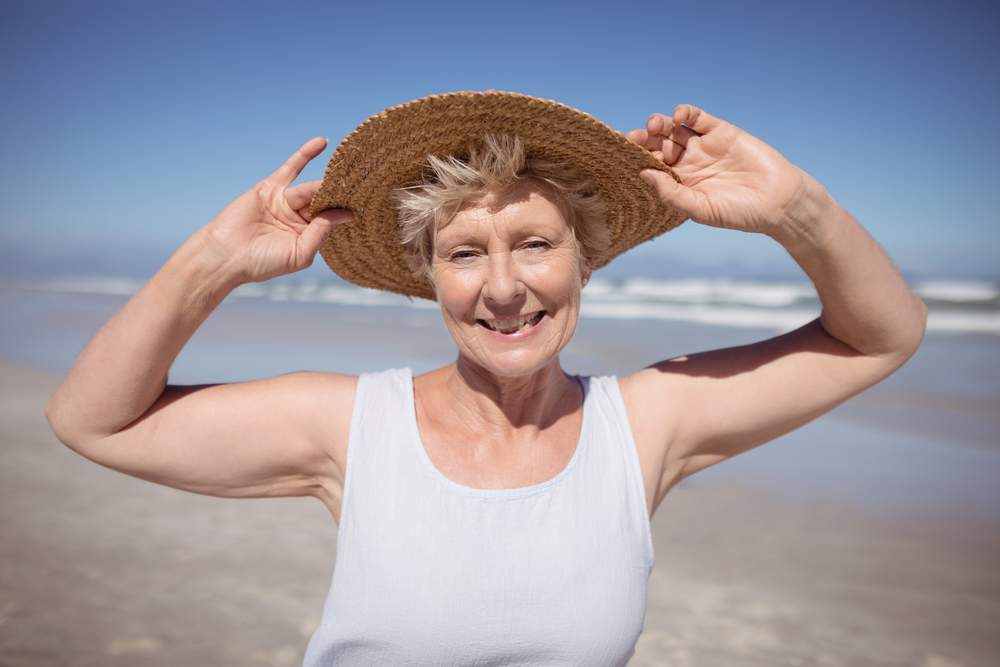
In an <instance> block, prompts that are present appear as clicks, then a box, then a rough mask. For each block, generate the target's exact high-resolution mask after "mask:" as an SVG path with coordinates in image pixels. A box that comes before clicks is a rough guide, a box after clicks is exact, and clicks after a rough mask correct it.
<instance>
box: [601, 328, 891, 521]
mask: <svg viewBox="0 0 1000 667" xmlns="http://www.w3.org/2000/svg"><path fill="white" fill-rule="evenodd" d="M907 356H908V355H907ZM907 356H902V355H899V354H895V355H892V354H886V355H877V354H876V355H863V354H861V353H859V352H857V351H855V350H854V349H853V348H851V347H849V346H848V345H846V344H844V343H842V342H841V341H839V340H837V339H836V338H833V337H832V336H830V335H829V334H828V333H827V332H826V331H825V330H824V329H823V327H822V325H821V324H820V322H819V320H816V321H814V322H811V323H810V324H807V325H806V326H804V327H802V328H801V329H798V330H796V331H792V332H790V333H788V334H785V335H783V336H778V337H776V338H771V339H769V340H765V341H762V342H760V343H755V344H753V345H746V346H742V347H734V348H727V349H723V350H715V351H711V352H703V353H700V354H693V355H690V356H685V357H678V358H676V359H670V360H667V361H662V362H660V363H658V364H655V365H653V366H651V367H649V368H646V369H644V370H642V371H640V372H638V373H636V374H635V375H632V376H630V377H627V378H622V379H621V381H620V383H621V387H622V395H623V397H624V399H625V405H626V408H627V410H628V413H629V421H630V423H631V425H632V430H633V433H634V436H635V441H636V447H637V449H638V450H639V456H640V460H641V462H642V466H643V476H644V479H645V481H646V489H647V497H649V500H650V509H651V510H652V509H655V507H656V506H657V505H658V504H659V502H660V501H661V500H662V499H663V496H664V495H666V493H667V491H669V489H670V488H671V487H672V486H673V485H674V484H676V483H677V482H678V481H680V480H681V479H683V478H685V477H687V476H689V475H691V474H693V473H695V472H697V471H699V470H703V469H705V468H707V467H708V466H710V465H713V464H715V463H718V462H720V461H723V460H725V459H727V458H729V457H732V456H735V455H737V454H740V453H742V452H745V451H747V450H749V449H752V448H753V447H756V446H758V445H761V444H763V443H765V442H768V441H770V440H773V439H774V438H777V437H778V436H780V435H783V434H785V433H788V432H789V431H792V430H794V429H796V428H798V427H799V426H802V425H803V424H806V423H808V422H809V421H812V420H813V419H815V418H816V417H818V416H820V415H822V414H823V413H825V412H827V411H829V410H831V409H832V408H834V407H835V406H837V405H839V404H840V403H842V402H844V401H845V400H847V399H848V398H850V397H851V396H854V395H855V394H857V393H859V392H861V391H863V390H865V389H867V388H868V387H870V386H872V385H873V384H875V383H877V382H878V381H880V380H882V379H883V378H885V377H886V376H888V375H889V374H890V373H892V372H893V371H894V370H895V369H896V368H898V367H899V366H900V365H902V363H903V362H904V361H905V360H906V358H907Z"/></svg>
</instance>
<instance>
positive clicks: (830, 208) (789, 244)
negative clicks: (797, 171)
mask: <svg viewBox="0 0 1000 667" xmlns="http://www.w3.org/2000/svg"><path fill="white" fill-rule="evenodd" d="M803 179H804V181H803V186H802V188H801V189H800V190H801V191H800V194H799V196H798V197H797V198H796V206H795V207H790V208H793V211H794V212H793V213H792V214H790V216H789V218H788V219H787V220H785V221H784V224H783V225H781V226H780V227H779V229H780V230H781V231H780V232H778V233H774V234H772V236H773V237H774V238H775V239H776V240H777V241H778V242H779V243H781V244H782V245H783V246H784V247H785V249H786V250H787V251H788V253H789V254H790V255H791V256H792V258H793V259H794V260H795V261H796V262H797V263H798V264H799V266H800V267H802V269H803V270H804V271H805V273H806V274H807V275H808V276H809V278H810V279H811V280H812V282H813V284H814V285H815V286H816V290H817V293H818V294H819V298H820V302H821V303H822V305H823V312H822V315H821V317H820V321H821V323H822V325H823V328H824V329H825V330H826V332H827V333H828V334H829V335H831V336H832V337H833V338H835V339H837V340H839V341H841V342H842V343H844V344H845V345H847V346H848V347H850V348H851V349H853V350H854V351H856V352H858V353H860V354H862V355H865V356H870V357H882V358H885V359H887V360H889V361H892V362H893V363H894V366H893V369H894V368H895V367H898V365H901V364H902V363H903V362H904V361H905V360H906V359H908V358H909V357H910V356H911V355H912V354H913V352H914V351H916V349H917V346H919V344H920V341H921V339H922V337H923V332H924V325H925V320H926V312H927V311H926V308H925V307H924V304H923V303H922V302H921V301H920V299H918V298H917V297H916V295H915V294H914V293H913V291H912V290H911V289H910V288H909V286H908V285H907V284H906V281H905V280H904V279H903V277H902V276H901V275H900V273H899V271H898V270H897V269H896V267H895V266H894V265H893V263H892V261H891V260H890V259H889V257H888V255H886V253H885V251H884V250H883V249H882V248H881V246H879V244H878V243H877V242H876V241H875V239H873V238H872V237H871V235H870V234H868V232H867V231H865V229H864V227H862V226H861V224H860V223H858V221H857V220H855V219H854V217H853V216H851V214H850V213H848V212H847V211H846V210H844V208H843V207H842V206H840V205H839V204H838V203H837V202H836V201H835V200H834V199H833V197H831V196H830V195H829V193H827V192H826V190H824V189H823V187H822V186H821V185H820V184H819V183H817V182H816V181H815V180H814V179H812V178H811V177H809V176H808V175H806V174H803ZM890 372H891V371H890Z"/></svg>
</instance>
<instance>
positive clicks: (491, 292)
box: [483, 252, 524, 303]
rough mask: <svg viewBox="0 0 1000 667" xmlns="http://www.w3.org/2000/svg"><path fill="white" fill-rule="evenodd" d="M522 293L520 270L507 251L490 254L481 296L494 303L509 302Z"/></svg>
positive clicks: (522, 285)
mask: <svg viewBox="0 0 1000 667" xmlns="http://www.w3.org/2000/svg"><path fill="white" fill-rule="evenodd" d="M523 293H524V284H523V283H522V282H521V277H520V272H519V271H518V267H517V264H516V262H515V261H514V258H513V257H511V254H510V253H509V252H502V253H495V254H491V255H490V257H489V268H488V269H487V272H486V281H485V283H484V284H483V296H484V297H485V298H486V299H489V300H490V301H494V302H496V303H510V302H511V301H513V300H514V299H516V298H517V297H519V296H521V294H523Z"/></svg>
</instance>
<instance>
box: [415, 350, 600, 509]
mask: <svg viewBox="0 0 1000 667" xmlns="http://www.w3.org/2000/svg"><path fill="white" fill-rule="evenodd" d="M404 372H405V373H406V375H407V378H406V380H407V381H406V382H404V385H405V386H406V419H407V421H408V422H409V423H408V426H409V429H410V433H411V435H412V437H411V438H410V440H411V442H412V443H413V447H414V449H415V450H416V454H417V457H418V458H419V459H420V462H421V463H422V464H423V465H424V467H425V468H426V469H427V471H428V472H429V473H430V475H431V476H432V477H433V478H435V479H437V480H438V482H439V483H441V484H442V485H443V486H444V487H445V488H448V489H451V490H452V491H455V492H458V493H462V494H465V495H468V496H476V497H479V498H484V499H490V500H502V499H507V498H510V499H514V498H525V497H528V496H533V495H535V494H538V493H542V492H544V491H547V490H549V489H551V488H552V487H554V486H557V485H558V484H560V483H561V482H562V481H563V480H565V479H566V478H567V477H568V476H569V475H570V474H571V473H572V472H573V469H574V468H575V467H576V466H577V465H578V463H579V461H580V458H581V456H582V450H583V449H584V447H585V445H586V443H587V442H588V441H589V438H588V437H587V434H588V433H587V432H588V430H589V421H588V419H587V415H588V412H589V410H588V409H587V403H588V398H589V397H590V384H589V378H587V377H583V376H579V375H573V376H571V377H573V378H574V379H576V381H577V382H579V383H580V388H581V389H583V418H582V420H581V421H582V423H581V425H580V439H579V440H578V441H577V443H576V449H575V450H573V456H572V457H571V458H570V460H569V463H567V464H566V467H565V468H563V469H562V470H560V471H559V472H558V473H556V475H555V476H554V477H552V478H550V479H547V480H545V481H544V482H539V483H538V484H532V485H531V486H520V487H516V488H513V489H477V488H476V487H474V486H466V485H464V484H459V483H458V482H456V481H454V480H452V479H450V478H449V477H447V476H446V475H445V474H444V473H442V472H441V471H440V470H438V469H437V466H435V465H434V462H433V461H431V457H430V455H428V454H427V449H426V448H425V447H424V440H423V438H422V437H420V429H419V428H418V427H417V404H416V399H415V395H414V391H413V372H412V371H411V370H410V369H409V368H406V369H404Z"/></svg>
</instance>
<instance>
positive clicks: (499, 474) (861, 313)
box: [47, 93, 925, 666]
mask: <svg viewBox="0 0 1000 667" xmlns="http://www.w3.org/2000/svg"><path fill="white" fill-rule="evenodd" d="M325 145H326V142H325V140H323V139H314V140H312V141H310V142H309V143H307V144H306V145H305V146H303V147H302V149H300V150H299V151H298V152H297V153H296V154H295V155H294V156H292V157H291V158H290V159H289V160H288V162H286V163H285V164H284V165H283V166H282V167H281V168H280V169H278V171H276V172H275V173H274V174H273V175H272V176H270V177H269V178H267V179H265V180H263V181H261V182H260V183H259V184H258V185H256V186H255V187H254V188H252V189H251V190H250V191H248V192H247V193H246V194H244V195H243V196H241V197H240V198H239V199H237V200H236V201H234V202H233V203H232V204H230V205H229V206H228V207H227V208H226V209H225V210H224V211H223V212H222V213H221V214H220V215H219V216H218V217H217V218H216V219H215V220H213V221H212V222H211V223H209V224H208V225H206V226H205V227H204V228H203V229H201V230H200V231H199V232H198V233H197V234H195V235H194V236H193V237H192V238H191V239H190V240H188V241H187V242H186V243H185V244H184V245H183V246H182V247H181V248H180V249H179V250H178V251H177V253H176V254H175V255H174V256H173V257H172V258H171V259H170V261H169V262H167V264H166V265H165V266H164V267H163V269H161V270H160V271H159V272H158V273H157V274H156V276H154V277H153V279H152V280H150V281H149V283H148V284H147V285H146V286H145V287H144V288H143V289H142V290H141V291H140V292H139V293H138V294H137V295H136V296H135V297H134V298H133V299H132V300H131V301H130V302H129V303H128V305H126V306H125V307H124V308H123V309H122V310H121V312H119V313H118V314H117V315H115V317H114V318H113V319H112V320H111V321H110V322H108V324H107V325H105V327H104V328H103V329H102V330H101V331H100V332H99V333H98V334H97V336H95V338H94V339H93V341H92V342H91V343H90V344H89V345H88V346H87V348H86V349H85V350H84V352H83V353H82V354H81V355H80V358H79V359H78V360H77V362H76V364H75V366H74V367H73V369H72V370H71V372H70V373H69V375H68V376H67V378H66V380H65V382H64V383H63V385H62V386H61V387H60V388H59V390H58V391H57V392H56V394H55V396H53V398H52V400H51V401H50V403H49V405H48V408H47V414H48V417H49V420H50V423H51V424H52V427H53V429H54V430H55V432H56V434H57V435H58V436H59V438H60V439H61V440H62V441H63V442H65V443H66V444H67V445H68V446H70V447H72V448H73V449H75V450H76V451H78V452H80V453H81V454H83V455H84V456H87V457H88V458H91V459H93V460H95V461H97V462H99V463H101V464H103V465H106V466H108V467H111V468H114V469H116V470H120V471H122V472H125V473H128V474H131V475H135V476H138V477H142V478H144V479H148V480H151V481H155V482H158V483H161V484H167V485H170V486H174V487H177V488H181V489H186V490H189V491H195V492H198V493H206V494H211V495H218V496H229V497H237V496H238V497H257V496H291V495H314V496H316V497H318V498H320V499H321V500H322V501H323V502H324V503H325V504H326V505H327V506H328V507H329V509H330V511H331V512H332V513H333V515H334V517H335V518H336V519H337V521H338V523H339V535H338V554H337V564H336V569H335V574H334V580H333V585H332V588H331V591H330V595H329V597H328V601H327V604H326V608H325V610H324V614H323V621H322V623H321V625H320V628H319V630H318V631H317V632H316V634H315V635H314V637H313V639H312V641H311V642H310V646H309V650H308V652H307V656H306V664H307V665H316V666H318V665H334V664H336V665H341V664H343V665H376V664H379V665H382V664H400V665H403V664H405V665H473V664H474V665H500V664H504V665H537V664H546V665H623V664H625V662H627V660H628V658H629V657H630V656H631V655H632V652H633V650H634V645H635V642H636V640H637V638H638V636H639V633H640V632H641V630H642V621H643V615H644V611H645V602H646V582H647V578H648V575H649V572H650V568H651V567H652V547H651V541H650V537H649V517H650V516H651V515H652V514H653V512H654V511H655V510H656V508H657V506H658V505H659V504H660V502H661V501H662V500H663V498H664V496H665V495H666V494H667V492H668V491H669V490H670V489H671V488H672V487H673V486H674V485H675V484H677V482H678V481H680V480H681V479H684V478H685V477H687V476H689V475H692V474H694V473H695V472H697V471H699V470H702V469H704V468H706V467H708V466H710V465H712V464H714V463H717V462H719V461H722V460H724V459H726V458H729V457H731V456H734V455H736V454H739V453H741V452H745V451H747V450H748V449H751V448H753V447H755V446H757V445H760V444H762V443H765V442H767V441H769V440H771V439H773V438H775V437H777V436H779V435H781V434H783V433H787V432H788V431H790V430H792V429H795V428H797V427H798V426H801V425H802V424H805V423H806V422H808V421H810V420H811V419H814V418H815V417H817V416H819V415H821V414H823V413H824V412H826V411H827V410H829V409H831V408H832V407H834V406H836V405H837V404H839V403H841V402H842V401H844V400H846V399H847V398H849V397H850V396H852V395H854V394H856V393H858V392H860V391H862V390H864V389H865V388H867V387H870V386H871V385H873V384H875V383H876V382H878V381H879V380H881V379H883V378H885V377H886V376H887V375H889V374H890V373H892V372H893V371H894V370H895V369H897V368H899V366H900V365H902V364H903V363H904V362H905V361H906V359H907V358H908V357H909V356H910V355H911V354H912V353H913V352H914V350H915V349H916V348H917V346H918V345H919V343H920V340H921V336H922V333H923V322H924V317H925V311H924V308H923V305H922V304H921V303H920V301H919V300H918V299H917V298H916V297H915V296H914V295H913V294H912V292H911V291H910V290H909V288H908V287H907V285H906V283H905V282H904V281H903V279H902V278H901V277H900V275H899V273H898V272H897V271H896V269H895V268H894V267H893V265H892V263H891V262H890V260H889V259H888V258H887V257H886V255H885V254H884V253H883V251H882V250H881V248H880V247H879V246H878V245H877V244H876V243H875V241H874V240H873V239H872V238H871V237H870V236H869V235H868V234H867V233H866V232H865V231H864V229H863V228H862V227H861V225H859V224H858V223H857V222H856V221H855V220H854V219H853V218H852V217H851V216H850V215H849V214H848V213H847V212H846V211H845V210H844V209H843V208H842V207H840V206H839V205H838V204H837V203H836V202H835V201H834V200H833V199H832V198H831V197H830V195H829V194H827V192H826V191H825V190H824V189H823V188H822V187H821V186H820V185H819V184H818V183H817V182H816V181H815V180H813V179H812V178H810V177H809V176H808V175H807V174H806V173H804V172H803V171H801V170H799V169H797V168H796V167H794V166H792V165H791V164H789V163H788V162H787V161H786V160H785V159H784V158H783V157H782V156H781V155H779V154H778V153H777V152H775V151H774V150H773V149H771V148H770V147H768V146H767V145H765V144H764V143H762V142H761V141H759V140H758V139H755V138H754V137H752V136H750V135H748V134H747V133H745V132H743V131H741V130H739V129H738V128H736V127H734V126H733V125H730V124H728V123H726V122H724V121H721V120H719V119H717V118H713V117H712V116H710V115H708V114H707V113H705V112H703V111H701V110H699V109H696V108H694V107H691V106H688V105H682V106H680V107H677V109H676V110H675V111H674V114H673V116H672V117H671V116H664V115H659V114H656V115H653V116H652V117H651V118H650V119H649V121H648V122H647V124H646V129H644V130H635V131H633V132H631V133H630V134H629V135H628V139H626V138H625V137H623V136H622V135H619V134H617V133H614V132H612V131H611V130H610V129H608V128H606V127H605V126H603V125H602V124H600V123H599V122H598V121H596V120H594V119H593V118H591V117H589V116H587V115H586V114H582V113H580V112H577V111H574V110H572V109H568V108H567V107H563V106H561V105H557V104H555V103H552V102H547V101H544V100H536V99H534V98H527V97H524V96H518V95H513V94H508V93H485V94H454V95H448V96H432V97H430V98H424V99H423V100H418V101H416V102H413V103H411V104H409V105H402V106H401V107H397V108H395V109H391V110H388V111H387V112H385V113H383V114H379V115H378V116H376V117H373V118H372V119H370V120H369V121H368V122H366V123H365V124H364V125H362V126H361V127H360V128H359V129H358V130H357V131H356V132H355V133H353V134H352V135H351V136H349V137H348V138H347V139H346V140H345V141H344V143H343V144H342V145H341V147H340V148H339V149H338V150H337V152H336V153H335V154H334V156H333V158H332V159H331V163H330V167H329V169H328V170H327V174H326V177H325V179H324V182H323V184H322V187H321V185H320V183H305V184H301V185H297V186H291V185H290V184H291V183H292V182H293V181H294V180H295V178H296V177H297V175H298V174H299V172H300V171H301V170H302V168H303V167H304V166H305V165H306V164H307V163H308V162H309V161H310V160H312V159H313V158H315V157H316V156H317V155H319V153H320V152H321V151H322V150H323V149H324V148H325ZM310 203H311V209H310ZM347 209H350V211H348V210H347ZM685 217H689V218H691V219H692V220H694V221H695V222H697V223H700V224H706V225H712V226H718V227H727V228H731V229H735V230H740V231H745V232H754V233H760V234H766V235H768V236H770V237H771V238H773V239H775V240H776V241H777V242H779V243H780V244H781V245H782V246H783V247H784V248H785V249H786V250H787V251H788V252H789V253H790V254H791V256H792V257H793V258H794V259H795V260H796V261H797V262H798V264H799V265H800V266H801V267H802V269H803V270H804V271H805V273H806V274H807V275H808V276H809V278H810V279H811V280H812V281H813V283H814V284H815V286H816V289H817V291H818V293H819V296H820V299H821V301H822V305H823V310H822V314H821V316H820V318H819V319H817V320H816V321H814V322H812V323H810V324H808V325H806V326H804V327H802V328H801V329H798V330H796V331H793V332H791V333H788V334H785V335H783V336H779V337H777V338H773V339H770V340H766V341H764V342H761V343H757V344H755V345H749V346H745V347H741V348H734V349H729V350H718V351H714V352H703V353H700V354H692V355H690V356H686V357H679V358H676V359H670V360H667V361H660V362H658V363H654V364H653V365H651V366H649V367H648V368H646V369H643V370H638V371H637V372H636V373H635V374H633V375H630V376H628V377H623V378H620V379H615V378H586V377H575V376H571V375H567V374H566V373H565V372H564V371H563V370H562V368H561V367H560V365H559V352H560V351H561V350H562V349H563V348H564V347H565V346H566V344H567V343H568V342H569V340H570V338H571V337H572V336H573V332H574V330H575V327H576V324H577V317H578V314H579V308H580V292H581V289H582V287H583V286H584V285H585V284H586V282H587V280H588V278H589V277H590V274H591V272H592V271H593V269H594V268H595V267H599V266H601V265H603V264H604V263H606V262H607V261H609V260H610V259H611V258H612V257H614V256H615V255H616V254H619V253H621V252H624V251H625V250H627V249H628V248H629V247H632V246H634V245H636V244H637V243H640V242H642V241H644V240H647V239H649V238H651V237H653V236H655V235H657V234H659V233H662V232H663V231H665V230H667V229H670V228H671V227H673V226H676V225H677V224H679V223H680V222H681V221H682V220H683V218H685ZM321 246H322V248H323V255H324V257H325V258H326V259H327V261H328V263H329V264H330V265H331V267H333V268H334V269H335V270H336V271H337V272H338V273H340V274H341V275H342V276H344V277H345V278H347V279H349V280H353V281H354V282H356V283H358V284H361V285H366V286H372V287H379V288H382V289H389V290H392V291H396V292H400V293H403V294H410V295H414V296H425V297H429V298H433V299H436V300H437V301H438V303H439V304H440V307H441V313H442V315H443V317H444V320H445V323H446V324H447V327H448V330H449V331H450V333H451V335H452V336H453V337H454V339H455V342H456V343H457V345H458V359H457V360H456V361H455V362H454V363H453V364H451V365H449V366H446V367H444V368H441V369H438V370H435V371H432V372H430V373H426V374H424V375H421V376H418V377H416V378H411V377H410V375H409V371H406V370H404V371H388V372H384V373H376V374H371V375H365V376H362V377H361V378H360V379H359V378H357V377H351V376H347V375H338V374H333V373H297V374H292V375H287V376H283V377H278V378H274V379H269V380H260V381H255V382H247V383H242V384H231V385H216V386H198V387H174V386H169V385H168V384H167V372H168V370H169V368H170V365H171V363H172V362H173V360H174V358H175V357H176V355H177V353H178V352H179V351H180V350H181V348H182V347H183V346H184V344H185V343H186V342H187V340H188V339H189V337H190V336H191V335H192V334H193V333H194V331H195V330H196V329H197V328H198V326H199V325H200V324H201V323H202V322H203V321H204V320H205V318H206V317H208V315H209V314H210V313H211V312H212V310H213V309H214V308H215V307H216V306H217V305H218V304H219V303H220V302H221V301H222V300H223V299H224V298H225V297H226V295H227V294H229V293H230V291H232V289H234V288H235V287H236V286H238V285H240V284H242V283H246V282H252V281H262V280H267V279H268V278H272V277H274V276H278V275H282V274H287V273H291V272H293V271H298V270H300V269H303V268H305V267H307V266H309V264H310V263H311V262H312V260H313V257H314V256H315V254H316V253H317V251H318V250H319V249H320V247H321ZM401 335H402V334H401ZM650 361H656V360H650Z"/></svg>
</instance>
